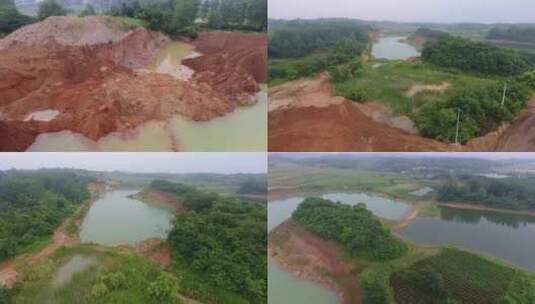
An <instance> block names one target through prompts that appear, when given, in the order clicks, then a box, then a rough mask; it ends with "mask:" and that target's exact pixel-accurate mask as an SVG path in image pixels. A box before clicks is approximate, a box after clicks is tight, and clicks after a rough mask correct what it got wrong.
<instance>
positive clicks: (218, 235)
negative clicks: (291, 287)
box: [151, 180, 267, 303]
mask: <svg viewBox="0 0 535 304" xmlns="http://www.w3.org/2000/svg"><path fill="white" fill-rule="evenodd" d="M151 187H153V188H155V189H158V190H160V191H165V192H168V193H172V194H174V195H175V196H176V197H177V198H179V199H180V200H181V201H183V202H184V205H185V207H186V209H187V212H185V213H183V214H180V215H177V217H176V220H175V223H174V228H173V229H172V231H171V232H170V233H169V236H168V239H169V241H170V243H171V247H172V256H173V260H174V262H175V265H176V270H177V271H178V272H180V273H181V275H182V277H183V278H184V279H183V281H182V288H184V289H185V290H186V293H189V294H191V295H194V297H195V298H198V299H201V300H207V301H212V302H214V303H265V302H266V299H267V281H266V280H267V251H266V243H267V231H266V220H267V210H266V207H265V206H263V205H261V204H255V203H250V202H244V201H241V200H236V199H233V198H228V197H223V196H220V195H218V194H216V193H210V192H206V191H202V190H199V189H196V188H195V187H192V186H189V185H185V184H180V183H171V182H167V181H162V180H157V181H154V182H153V183H152V184H151Z"/></svg>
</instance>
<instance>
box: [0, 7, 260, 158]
mask: <svg viewBox="0 0 535 304" xmlns="http://www.w3.org/2000/svg"><path fill="white" fill-rule="evenodd" d="M265 40H266V38H265V35H260V34H259V35H248V34H241V33H223V32H213V33H201V34H200V37H199V39H198V40H196V41H193V44H195V45H198V48H199V51H201V52H203V51H204V52H205V53H206V55H204V56H201V57H198V58H194V59H191V60H190V61H191V62H188V65H189V66H191V67H192V68H193V70H195V72H196V73H195V74H194V77H193V79H191V80H190V81H187V82H186V81H181V80H179V79H175V78H173V77H171V76H170V75H165V74H159V73H153V72H148V71H146V70H145V69H144V68H145V67H146V66H147V65H148V63H149V62H150V60H151V58H152V56H153V55H154V54H155V53H156V51H157V50H158V49H159V48H161V47H163V46H165V45H166V44H167V43H169V42H170V39H169V38H168V37H166V36H164V35H163V34H161V33H157V32H152V31H149V30H146V29H144V28H126V27H121V26H118V25H116V24H115V23H114V22H112V21H111V20H110V19H109V18H106V17H84V18H76V17H50V18H48V19H46V20H44V21H42V22H40V23H36V24H32V25H29V26H26V27H23V28H21V29H19V30H17V31H15V32H13V33H12V34H10V35H9V36H7V37H5V38H4V39H2V40H0V119H1V120H2V123H3V124H4V125H7V126H8V127H7V128H3V127H2V126H0V131H2V130H3V129H10V128H11V126H15V127H16V128H17V132H11V133H10V134H7V133H0V148H1V150H3V151H20V150H24V149H25V148H27V147H28V146H29V145H30V144H31V142H32V141H33V139H34V138H35V136H37V135H38V134H40V133H45V132H57V131H61V130H71V131H73V132H76V133H81V134H83V135H85V136H87V137H89V138H90V139H93V140H98V139H99V138H100V137H102V136H105V135H107V134H109V133H111V132H114V131H122V130H126V129H131V128H133V127H135V126H137V125H139V124H141V123H143V122H146V121H148V120H155V119H156V120H161V119H166V118H168V117H170V116H172V115H175V114H181V115H183V116H185V117H187V118H190V119H192V120H196V121H206V120H210V119H212V118H214V117H218V116H223V115H225V114H227V113H229V112H231V111H233V110H234V109H235V108H236V107H237V106H239V105H241V104H244V103H251V102H254V101H255V100H253V99H252V97H251V96H252V95H254V93H256V92H257V91H258V90H259V85H258V82H262V81H264V80H265V76H264V78H262V77H261V75H262V73H263V72H261V70H262V69H263V70H264V71H265V62H266V60H267V59H266V56H264V55H263V54H261V52H259V49H260V48H263V50H264V53H265V46H266V41H265ZM262 43H264V44H263V46H262ZM40 110H56V111H59V112H60V114H59V115H58V116H57V117H56V118H55V119H53V120H51V121H50V122H32V124H31V125H29V126H27V123H25V122H23V121H24V118H25V117H26V116H27V115H28V114H29V113H32V112H34V111H40ZM18 133H24V135H21V136H20V137H19V136H15V135H16V134H18ZM7 137H10V138H11V140H9V141H8V140H7ZM32 138H33V139H32ZM29 139H32V140H31V141H30V140H29Z"/></svg>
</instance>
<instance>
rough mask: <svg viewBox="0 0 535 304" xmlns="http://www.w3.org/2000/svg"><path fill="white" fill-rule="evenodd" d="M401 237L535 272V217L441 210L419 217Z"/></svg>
mask: <svg viewBox="0 0 535 304" xmlns="http://www.w3.org/2000/svg"><path fill="white" fill-rule="evenodd" d="M400 234H401V236H402V237H403V238H406V239H408V240H411V241H414V242H416V243H418V244H425V245H456V246H459V247H462V248H466V249H469V250H474V251H477V252H480V253H483V254H486V255H490V256H494V257H498V258H501V259H503V260H505V261H508V262H510V263H512V264H515V265H517V266H519V267H523V268H526V269H530V270H535V217H530V216H523V215H515V214H507V213H500V212H491V211H474V210H459V209H451V208H442V209H441V214H440V217H436V218H427V217H422V218H416V219H415V220H414V221H413V222H412V223H411V224H410V225H409V226H407V227H406V228H405V229H404V230H402V231H401V233H400Z"/></svg>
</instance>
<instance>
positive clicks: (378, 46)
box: [372, 36, 420, 60]
mask: <svg viewBox="0 0 535 304" xmlns="http://www.w3.org/2000/svg"><path fill="white" fill-rule="evenodd" d="M406 38H407V37H403V36H386V37H381V38H379V40H378V41H377V42H375V43H374V44H373V46H372V55H373V57H374V58H376V59H388V60H407V59H409V58H411V57H418V56H420V52H419V51H418V50H417V49H416V48H415V47H413V46H412V45H410V44H408V43H405V42H403V41H404V40H405V39H406Z"/></svg>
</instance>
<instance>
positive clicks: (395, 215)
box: [268, 193, 410, 230]
mask: <svg viewBox="0 0 535 304" xmlns="http://www.w3.org/2000/svg"><path fill="white" fill-rule="evenodd" d="M321 197H323V198H325V199H328V200H331V201H334V202H341V203H344V204H348V205H356V204H358V203H364V204H365V205H366V207H367V208H368V209H369V210H370V211H371V212H373V213H374V214H375V215H377V216H379V217H382V218H385V219H389V220H399V219H402V218H403V217H404V216H405V215H406V214H407V213H408V212H409V211H410V206H408V205H407V204H405V203H402V202H398V201H395V200H391V199H388V198H383V197H380V196H373V195H367V194H365V193H329V194H323V195H321ZM304 199H305V197H292V198H288V199H283V200H276V201H271V202H270V203H269V204H268V212H269V213H268V229H269V230H271V229H273V228H275V227H277V226H278V225H280V224H281V223H282V222H284V221H285V220H287V219H288V218H290V216H291V215H292V213H293V212H294V210H295V209H296V208H297V206H299V204H300V203H301V202H302V201H303V200H304Z"/></svg>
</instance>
